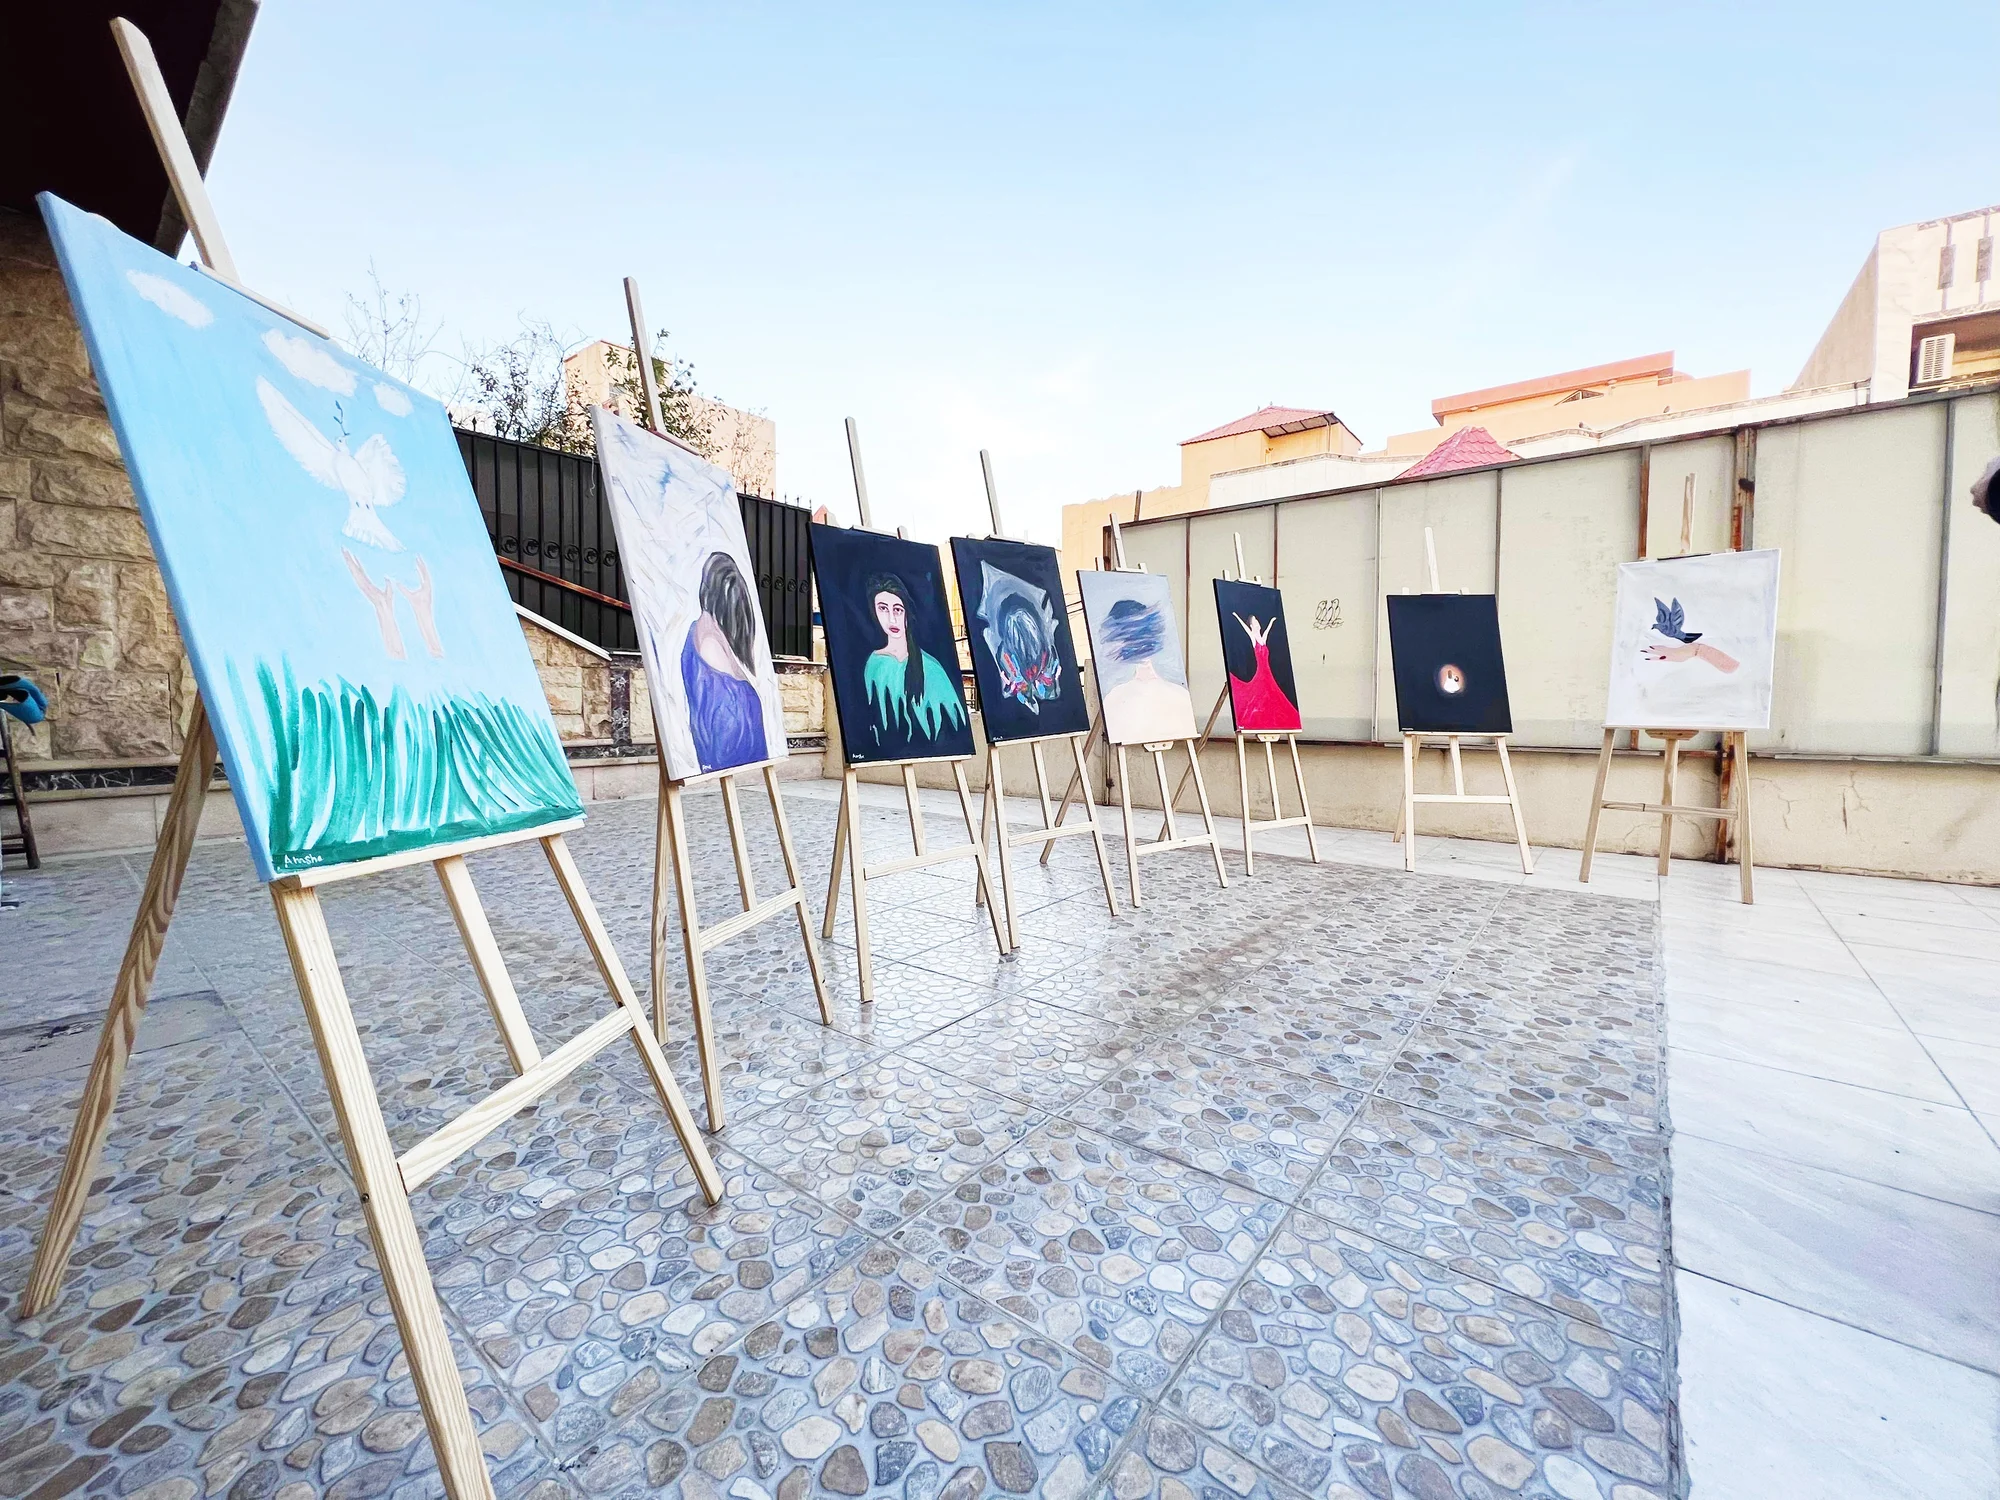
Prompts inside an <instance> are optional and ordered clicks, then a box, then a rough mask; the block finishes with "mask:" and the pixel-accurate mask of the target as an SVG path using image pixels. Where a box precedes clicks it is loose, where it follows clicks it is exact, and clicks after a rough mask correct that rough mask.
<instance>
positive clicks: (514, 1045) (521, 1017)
mask: <svg viewBox="0 0 2000 1500" xmlns="http://www.w3.org/2000/svg"><path fill="white" fill-rule="evenodd" d="M437 875H438V884H440V885H442V886H443V887H444V899H445V901H446V903H447V904H448V905H449V906H450V907H451V914H452V917H453V918H454V919H455V920H456V921H457V923H458V935H459V936H460V937H461V938H463V939H464V940H465V951H466V952H467V953H468V954H470V955H471V957H472V967H473V969H474V971H475V972H477V973H478V975H479V988H480V989H481V990H482V991H483V992H484V993H485V995H486V1008H487V1009H488V1010H490V1011H492V1012H493V1024H494V1025H495V1026H496V1027H498V1028H499V1030H500V1042H501V1045H502V1046H504V1047H505V1048H506V1049H507V1061H508V1062H510V1063H512V1064H513V1065H514V1071H515V1072H516V1073H525V1072H527V1071H528V1069H530V1068H532V1067H533V1066H534V1065H535V1064H536V1063H538V1062H540V1061H541V1060H542V1049H541V1048H539V1047H537V1046H536V1045H535V1034H534V1032H533V1031H531V1030H530V1029H529V1028H528V1018H527V1016H526V1015H525V1014H523V1012H522V1010H521V998H520V996H518V995H517V994H515V993H514V981H513V980H512V979H511V978H509V977H508V974H507V965H506V962H505V961H504V960H503V959H502V958H501V956H500V945H499V944H498V943H496V942H495V941H494V940H493V928H492V926H491V925H490V924H489V923H488V922H487V920H486V908H485V907H483V906H481V905H480V904H479V893H478V892H477V891H476V890H474V889H473V885H472V872H471V871H470V870H468V869H466V867H465V856H464V855H462V854H454V855H452V856H451V858H449V859H441V860H439V861H438V862H437Z"/></svg>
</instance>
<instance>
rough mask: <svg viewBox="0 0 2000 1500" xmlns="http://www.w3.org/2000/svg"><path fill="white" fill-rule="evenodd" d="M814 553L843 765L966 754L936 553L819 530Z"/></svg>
mask: <svg viewBox="0 0 2000 1500" xmlns="http://www.w3.org/2000/svg"><path fill="white" fill-rule="evenodd" d="M812 547H813V571H814V574H815V575H816V578H817V581H818V587H819V599H820V613H821V617H822V620H823V621H824V624H825V626H826V648H827V661H828V664H829V665H830V666H831V668H832V670H833V698H834V707H835V708H836V710H837V711H838V713H839V719H840V737H841V742H842V745H843V748H844V750H845V753H846V756H847V760H848V763H849V764H852V765H859V764H862V763H864V762H867V761H893V760H912V759H927V758H930V757H933V756H947V755H970V754H971V753H972V720H971V717H970V715H968V714H967V712H966V707H965V688H964V684H963V682H962V681H961V677H960V673H959V671H958V647H957V643H956V641H954V640H953V638H952V628H951V609H950V606H949V604H948V603H947V602H946V599H945V592H944V569H943V559H942V558H941V557H940V556H939V554H938V549H937V548H935V547H932V546H928V545H926V544H925V543H922V542H912V541H906V540H904V539H902V538H900V537H893V536H884V535H882V534H881V533H879V532H872V531H858V530H848V529H847V528H845V527H839V526H824V525H816V526H814V527H813V528H812Z"/></svg>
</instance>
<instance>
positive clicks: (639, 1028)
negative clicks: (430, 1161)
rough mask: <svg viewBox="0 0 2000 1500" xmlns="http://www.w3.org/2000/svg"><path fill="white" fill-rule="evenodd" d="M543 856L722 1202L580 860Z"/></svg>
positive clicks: (563, 847)
mask: <svg viewBox="0 0 2000 1500" xmlns="http://www.w3.org/2000/svg"><path fill="white" fill-rule="evenodd" d="M542 853H543V854H545V855H547V856H548V861H549V868H550V869H551V870H553V871H554V872H555V877H556V884H557V885H559V886H561V887H562V893H563V896H564V897H565V899H567V900H568V902H569V909H570V914H571V915H572V916H574V917H575V918H576V925H577V928H578V930H580V931H581V932H582V933H583V941H584V944H585V945H586V946H587V947H588V948H589V949H590V956H591V957H592V958H594V959H596V960H597V972H598V973H600V974H602V975H603V976H604V983H605V986H606V988H608V989H609V990H610V991H611V998H612V999H613V1000H615V1001H617V1002H618V1004H620V1005H622V1006H624V1007H625V1008H626V1010H627V1011H628V1012H629V1013H630V1015H631V1017H632V1044H633V1045H634V1046H635V1047H637V1048H638V1049H639V1061H640V1062H641V1063H642V1064H644V1066H645V1069H646V1073H647V1076H648V1077H650V1078H651V1079H652V1080H653V1088H654V1090H655V1091H656V1092H657V1093H658V1094H659V1096H660V1103H661V1104H663V1105H665V1106H666V1111H667V1120H668V1122H669V1123H670V1124H672V1126H673V1127H674V1134H675V1136H676V1137H678V1138H679V1140H680V1143H681V1150H682V1151H684V1152H685V1153H687V1159H688V1165H689V1166H691V1167H693V1168H694V1176H695V1181H696V1182H697V1183H698V1184H700V1187H701V1193H702V1196H703V1197H704V1198H706V1199H707V1200H708V1201H709V1202H710V1203H720V1202H721V1201H722V1176H721V1174H720V1173H718V1172H717V1171H716V1170H715V1162H714V1160H713V1159H712V1158H711V1157H710V1156H709V1154H708V1145H707V1143H706V1142H704V1141H703V1140H702V1138H701V1132H700V1131H699V1130H697V1129H696V1128H695V1123H694V1116H693V1115H691V1114H689V1113H688V1107H687V1100H686V1099H684V1098H682V1097H681V1086H680V1085H679V1084H678V1083H675V1082H674V1074H673V1070H672V1069H671V1068H669V1067H668V1066H667V1059H666V1056H665V1054H664V1053H662V1052H661V1051H660V1044H659V1042H657V1041H656V1040H654V1037H653V1031H652V1028H651V1027H650V1026H648V1025H647V1024H646V1013H645V1012H644V1011H643V1010H641V1009H640V1008H639V997H638V996H637V995H636V994H634V993H633V992H632V981H631V980H629V979H627V978H626V977H625V966H624V965H623V964H622V963H620V962H619V961H618V950H617V949H616V948H614V947H612V946H611V934H610V933H608V932H606V931H605V930H604V919H603V918H602V917H600V916H599V915H598V914H597V907H596V905H595V904H594V903H593V902H592V901H591V899H590V892H589V891H588V890H586V889H585V888H584V884H583V876H582V875H580V874H578V873H577V868H576V859H575V857H574V856H573V855H571V854H570V852H569V845H568V844H567V843H565V842H564V841H563V836H562V835H561V834H559V833H557V834H551V835H550V836H549V837H547V838H545V839H543V840H542ZM385 1144H386V1142H385Z"/></svg>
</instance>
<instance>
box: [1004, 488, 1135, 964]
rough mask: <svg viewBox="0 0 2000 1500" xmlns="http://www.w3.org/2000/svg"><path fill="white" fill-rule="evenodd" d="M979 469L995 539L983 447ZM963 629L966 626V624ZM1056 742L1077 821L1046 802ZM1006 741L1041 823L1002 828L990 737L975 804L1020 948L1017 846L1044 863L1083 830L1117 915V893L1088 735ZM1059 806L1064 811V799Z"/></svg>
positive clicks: (1010, 931) (1011, 940) (1011, 938)
mask: <svg viewBox="0 0 2000 1500" xmlns="http://www.w3.org/2000/svg"><path fill="white" fill-rule="evenodd" d="M979 470H980V474H981V476H982V477H983V478H984V479H985V481H986V512H987V514H988V515H989V516H990V517H992V520H993V530H992V533H991V534H992V535H993V536H995V537H1004V536H1006V534H1007V533H1006V531H1005V530H1004V529H1003V528H1002V527H1001V525H1000V492H999V490H998V489H997V488H996V487H995V485H994V483H993V457H992V455H991V454H989V453H988V452H987V451H986V450H985V449H984V448H981V449H980V450H979ZM968 628H969V627H968ZM1057 740H1060V741H1062V742H1063V743H1064V744H1065V745H1067V746H1068V747H1069V752H1070V755H1071V757H1072V758H1073V759H1074V761H1075V763H1076V769H1075V771H1074V772H1073V776H1074V778H1075V779H1074V780H1073V782H1072V785H1075V786H1080V787H1082V789H1083V821H1082V822H1081V823H1070V824H1067V825H1064V824H1063V823H1061V822H1060V820H1059V819H1058V818H1057V817H1056V815H1055V807H1054V805H1053V804H1052V803H1051V802H1050V801H1049V768H1048V766H1047V764H1046V763H1045V762H1044V761H1043V759H1042V747H1043V746H1044V745H1047V744H1051V743H1053V742H1055V741H1057ZM1007 743H1008V744H1010V745H1022V746H1025V747H1027V750H1028V753H1029V755H1030V756H1031V757H1032V759H1033V761H1034V767H1035V793H1036V795H1037V797H1038V798H1039V799H1040V801H1041V804H1042V826H1041V827H1040V828H1030V829H1025V830H1023V831H1022V832H1020V833H1012V832H1010V831H1009V830H1008V828H1007V793H1006V789H1005V787H1004V786H1003V785H1002V782H1001V777H1000V746H998V745H996V744H994V743H993V741H992V740H991V739H988V740H987V742H986V795H985V797H984V798H982V799H981V801H980V804H979V846H980V847H981V848H982V849H983V848H985V847H987V845H986V838H987V829H988V828H989V827H991V826H992V825H993V824H996V823H997V824H998V825H999V830H1000V895H1001V899H1002V900H1003V901H1004V902H1005V903H1006V907H1007V942H1008V944H1009V945H1010V946H1012V947H1015V948H1018V947H1020V946H1021V920H1020V914H1019V913H1018V912H1017V911H1016V910H1015V906H1014V859H1013V855H1012V854H1011V853H1010V852H1009V851H1011V850H1013V849H1017V848H1027V847H1032V846H1033V845H1036V844H1039V845H1041V846H1042V856H1043V860H1044V862H1046V860H1047V857H1048V853H1049V851H1050V850H1051V849H1052V848H1053V847H1054V845H1055V841H1056V840H1057V839H1060V838H1068V837H1070V836H1071V835H1073V834H1079V833H1087V834H1089V835H1090V837H1091V839H1092V841H1093V842H1094V843H1095V844H1096V846H1097V873H1098V874H1099V875H1100V876H1102V877H1103V880H1104V904H1105V905H1106V906H1108V907H1110V908H1111V915H1112V916H1114V917H1115V916H1117V915H1118V897H1117V894H1116V893H1115V892H1114V891H1113V890H1112V889H1111V860H1110V859H1109V858H1108V857H1107V856H1106V854H1105V852H1104V828H1103V825H1102V824H1100V823H1099V822H1098V820H1097V803H1096V802H1095V801H1093V800H1092V798H1091V795H1090V773H1089V771H1088V770H1087V769H1086V762H1085V759H1084V757H1085V755H1086V754H1087V753H1088V747H1089V743H1090V737H1089V734H1088V733H1087V732H1086V733H1084V734H1050V735H1042V736H1039V737H1037V738H1034V739H1021V740H1009V741H1008V742H1007ZM1064 810H1065V811H1067V810H1068V804H1067V802H1065V804H1064ZM973 899H974V900H975V901H976V902H979V903H982V904H983V903H984V901H985V899H986V898H985V894H984V893H983V892H981V893H980V894H978V895H976V896H974V898H973Z"/></svg>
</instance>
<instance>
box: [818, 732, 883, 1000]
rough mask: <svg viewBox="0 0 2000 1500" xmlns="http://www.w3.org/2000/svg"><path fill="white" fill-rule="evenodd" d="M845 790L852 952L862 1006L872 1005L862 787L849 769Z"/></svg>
mask: <svg viewBox="0 0 2000 1500" xmlns="http://www.w3.org/2000/svg"><path fill="white" fill-rule="evenodd" d="M842 780H843V782H844V783H845V789H844V790H843V791H842V792H841V796H840V805H841V807H842V808H843V809H845V810H846V814H847V821H846V825H845V826H846V829H847V870H848V875H849V877H850V880H849V889H850V890H851V891H852V892H853V895H854V952H855V956H856V959H857V965H856V967H857V968H858V969H859V971H860V974H861V1003H862V1004H863V1005H872V1004H873V1003H874V1002H875V960H874V953H873V951H872V950H871V949H870V948H869V946H868V873H867V869H866V867H865V866H864V865H863V864H862V862H861V786H860V783H859V782H857V781H856V780H855V778H854V772H853V770H852V768H850V769H849V770H848V771H847V772H846V773H845V774H844V776H843V778H842ZM833 876H834V879H835V881H838V880H839V879H840V866H839V865H838V864H835V865H834V867H833ZM826 916H827V921H829V922H831V921H832V920H833V902H832V901H831V900H829V901H828V902H827V906H826Z"/></svg>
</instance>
